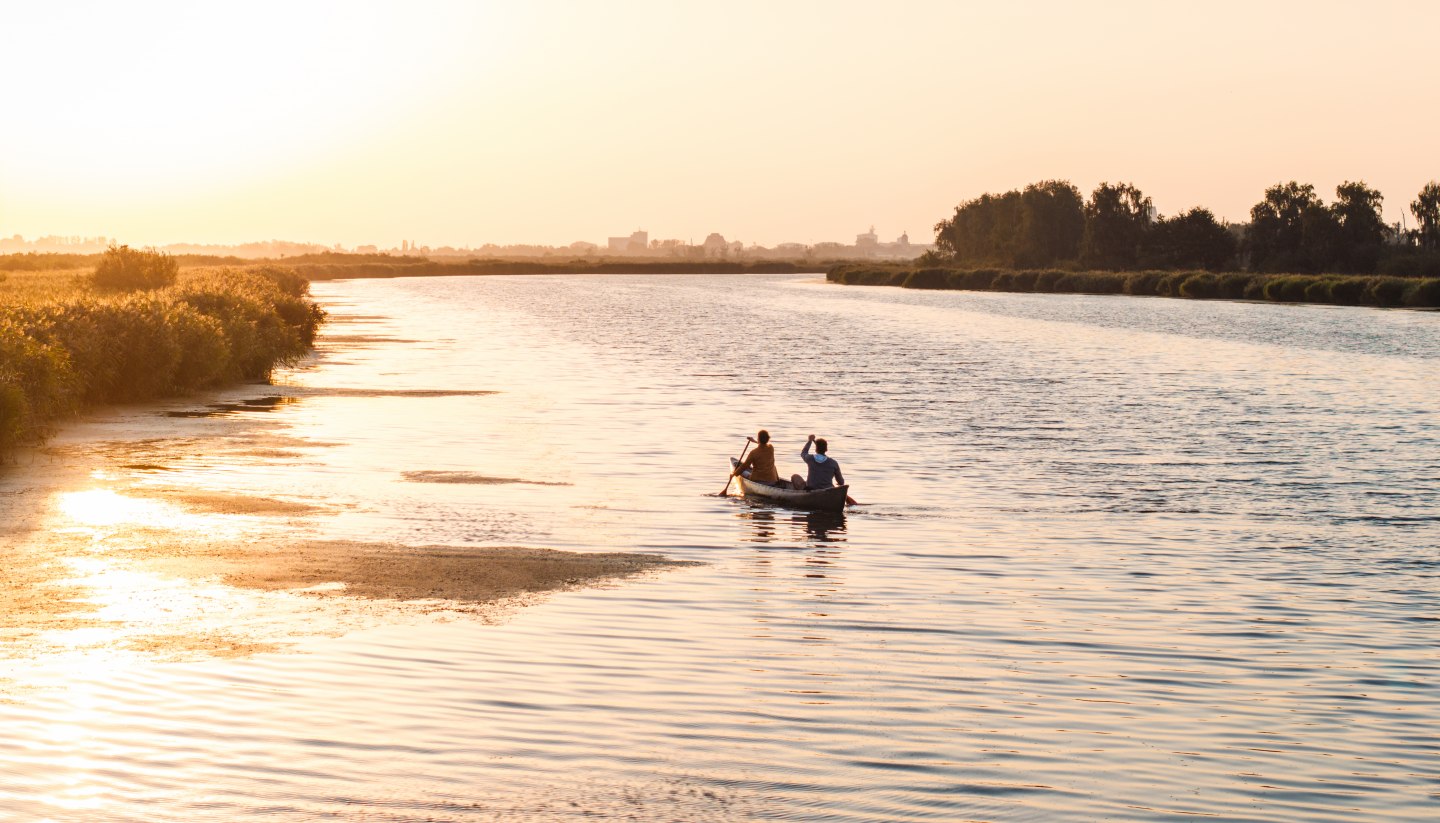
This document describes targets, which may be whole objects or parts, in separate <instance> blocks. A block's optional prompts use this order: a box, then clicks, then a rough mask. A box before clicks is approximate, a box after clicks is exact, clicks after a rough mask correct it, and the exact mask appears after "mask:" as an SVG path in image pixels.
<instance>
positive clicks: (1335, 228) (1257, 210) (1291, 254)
mask: <svg viewBox="0 0 1440 823" xmlns="http://www.w3.org/2000/svg"><path fill="white" fill-rule="evenodd" d="M1339 234H1340V232H1339V224H1338V223H1337V222H1336V220H1335V216H1334V215H1333V214H1332V213H1331V212H1330V210H1329V209H1327V208H1325V204H1324V203H1322V202H1320V198H1319V197H1317V196H1316V195H1315V187H1314V186H1312V185H1310V184H1309V183H1306V184H1305V185H1303V186H1302V185H1300V184H1299V183H1297V182H1295V181H1293V180H1292V181H1290V182H1289V183H1280V184H1276V185H1274V186H1271V187H1270V188H1268V189H1266V190H1265V199H1264V200H1261V201H1260V202H1259V203H1256V204H1255V206H1254V207H1253V208H1251V209H1250V229H1249V231H1248V232H1247V233H1246V238H1245V240H1246V248H1247V250H1248V251H1249V253H1250V268H1251V269H1252V270H1254V271H1273V272H1318V271H1322V270H1324V269H1325V268H1327V267H1329V266H1331V265H1332V264H1333V261H1334V257H1335V250H1336V247H1337V245H1338V240H1339Z"/></svg>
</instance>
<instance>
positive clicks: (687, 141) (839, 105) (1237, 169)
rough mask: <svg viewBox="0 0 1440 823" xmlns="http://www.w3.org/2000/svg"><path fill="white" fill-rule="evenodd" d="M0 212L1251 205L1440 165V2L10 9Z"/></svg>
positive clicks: (181, 214) (534, 230)
mask: <svg viewBox="0 0 1440 823" xmlns="http://www.w3.org/2000/svg"><path fill="white" fill-rule="evenodd" d="M6 15H7V18H8V19H7V29H8V30H9V32H10V33H11V38H10V43H9V45H7V49H6V50H5V51H4V53H0V68H3V69H4V70H5V71H6V73H7V76H10V77H15V78H23V81H22V82H21V83H18V84H16V85H15V86H14V87H12V88H11V89H10V90H9V95H8V99H7V100H6V102H5V104H4V105H5V109H6V111H7V112H8V114H9V115H10V116H9V117H8V118H7V123H6V126H5V128H4V129H0V236H5V237H8V236H11V235H15V234H20V235H23V236H26V237H30V238H33V237H36V236H41V235H80V236H95V235H104V236H107V237H117V238H119V239H121V240H122V241H123V242H128V243H132V244H136V245H150V244H154V245H164V244H170V243H181V242H183V243H194V244H221V245H235V244H240V243H247V242H253V241H256V240H259V239H264V238H287V239H293V240H296V241H302V242H316V243H322V244H326V245H331V244H336V243H339V244H342V245H344V246H346V247H354V246H358V245H365V244H376V245H381V246H388V245H391V244H398V243H399V242H400V239H401V238H405V239H411V240H414V241H417V242H418V243H420V244H422V245H428V246H434V247H439V246H457V247H459V246H470V247H476V246H480V245H483V244H485V243H497V244H535V245H549V246H560V245H565V244H568V243H571V242H574V241H576V240H586V241H590V242H596V243H601V244H603V243H604V239H605V238H606V237H608V236H612V235H621V234H628V233H629V232H631V231H633V230H635V229H636V228H644V229H646V230H648V231H649V234H650V237H652V238H656V239H663V238H678V239H681V240H694V241H695V242H699V241H701V240H703V239H704V237H705V236H706V235H707V234H708V233H710V232H719V233H721V234H723V235H724V236H725V237H726V238H727V239H729V240H740V241H743V242H744V243H746V244H747V245H748V244H751V243H758V244H761V245H765V246H773V245H775V244H776V243H779V242H802V243H808V244H813V243H816V242H822V241H840V242H852V241H853V237H854V235H855V234H856V233H859V232H863V231H865V230H866V229H868V228H869V227H870V226H871V225H875V226H876V227H877V228H878V229H879V233H880V235H881V237H882V238H883V239H886V240H889V239H893V238H894V237H895V236H897V235H899V234H900V233H901V232H902V231H906V232H908V233H909V235H910V238H911V240H912V241H914V242H917V243H927V242H930V241H931V240H932V239H933V231H932V227H933V225H934V224H935V223H936V222H937V221H939V220H941V219H943V218H946V217H948V216H949V214H950V213H951V210H952V209H953V208H954V206H955V205H956V204H957V203H959V202H961V201H962V200H965V199H968V198H971V197H975V196H977V195H979V194H982V193H984V192H987V191H1004V190H1008V189H1012V188H1019V187H1022V186H1024V185H1025V184H1026V183H1029V182H1034V181H1037V180H1041V179H1050V178H1062V179H1068V180H1070V181H1072V182H1073V183H1074V184H1075V185H1076V186H1078V187H1079V188H1080V189H1081V190H1082V191H1084V192H1087V193H1088V191H1089V190H1090V189H1092V188H1093V187H1094V186H1095V185H1096V184H1097V183H1099V182H1102V181H1113V182H1118V181H1126V182H1133V183H1134V184H1136V185H1137V186H1139V187H1140V188H1141V189H1143V190H1144V191H1145V193H1146V194H1148V195H1150V196H1151V197H1152V198H1153V199H1154V202H1155V205H1156V207H1157V208H1158V209H1159V210H1160V211H1161V212H1162V213H1165V214H1174V213H1176V212H1179V211H1181V210H1184V209H1188V208H1190V207H1192V206H1196V205H1201V206H1205V207H1208V208H1210V209H1212V210H1213V211H1214V212H1215V213H1216V214H1217V216H1219V217H1221V218H1224V219H1228V220H1230V221H1232V222H1242V221H1244V220H1245V219H1246V218H1247V216H1248V210H1249V207H1250V206H1251V205H1253V204H1254V203H1255V202H1257V201H1258V200H1259V199H1260V198H1261V196H1262V194H1263V191H1264V189H1265V188H1266V187H1267V186H1269V185H1272V184H1274V183H1276V182H1279V181H1283V180H1291V179H1295V180H1299V181H1300V182H1308V183H1313V184H1314V185H1315V186H1316V189H1317V191H1318V192H1319V193H1320V194H1321V196H1322V197H1323V198H1325V199H1326V200H1327V201H1329V200H1330V199H1331V197H1332V196H1333V193H1334V187H1335V186H1336V185H1337V184H1338V183H1340V182H1342V181H1344V180H1364V181H1366V182H1367V183H1369V184H1370V185H1371V186H1373V187H1375V188H1377V189H1379V190H1380V191H1381V192H1382V193H1383V194H1384V195H1385V197H1386V202H1385V218H1386V220H1387V221H1391V222H1394V221H1397V220H1400V219H1401V217H1402V215H1404V216H1405V218H1406V219H1407V220H1409V216H1408V214H1405V211H1406V208H1407V206H1408V204H1409V202H1410V200H1412V199H1413V198H1414V196H1415V193H1416V192H1417V191H1418V190H1419V189H1420V187H1421V186H1422V185H1424V183H1425V182H1427V181H1429V180H1431V179H1435V178H1436V177H1437V176H1440V167H1436V166H1435V165H1433V164H1434V163H1435V160H1434V158H1433V150H1431V149H1430V146H1429V144H1428V142H1427V139H1426V138H1427V137H1428V136H1429V135H1433V134H1434V133H1435V132H1436V127H1437V126H1440V113H1437V111H1436V110H1435V107H1434V106H1431V105H1428V102H1427V100H1426V99H1425V98H1424V95H1423V88H1424V85H1423V84H1424V83H1425V82H1426V80H1425V79H1426V77H1428V72H1430V71H1431V68H1430V66H1429V65H1428V55H1429V54H1430V53H1431V49H1430V44H1429V42H1428V40H1429V39H1430V35H1431V33H1433V32H1434V31H1435V30H1436V29H1437V28H1440V8H1437V7H1435V6H1434V5H1432V4H1423V3H1412V2H1390V3H1381V4H1374V5H1373V6H1370V7H1366V8H1364V9H1360V8H1358V7H1352V6H1351V5H1350V4H1342V3H1332V2H1325V3H1273V4H1269V5H1267V6H1265V7H1264V8H1254V7H1251V6H1249V5H1247V4H1241V3H1228V2H1226V3H1214V4H1210V5H1208V6H1207V7H1206V8H1205V10H1204V11H1203V12H1200V11H1191V10H1176V9H1172V8H1170V7H1162V6H1154V5H1150V4H1142V3H1131V2H1124V3H1110V4H1107V5H1106V7H1105V8H1104V9H1103V10H1098V11H1097V10H1094V9H1081V8H1072V7H1071V6H1070V5H1068V4H1063V3H1030V4H1025V5H1023V6H1015V7H1006V8H996V7H991V6H987V5H981V4H973V3H963V4H956V3H929V2H915V3H905V4H901V5H900V6H898V7H896V10H895V11H894V12H893V13H890V14H883V13H882V12H881V10H880V9H879V7H877V6H875V5H873V4H861V3H842V4H835V3H828V4H809V3H804V4H801V3H793V4H785V5H783V6H781V7H778V8H777V7H773V6H771V5H768V4H760V3H739V4H724V5H717V6H708V7H699V6H685V7H677V6H674V5H670V4H664V3H626V4H623V5H621V6H618V7H617V6H615V5H605V6H598V5H597V6H591V5H587V4H570V3H558V2H548V3H531V4H525V6H524V7H523V8H517V7H513V6H505V5H500V4H490V3H459V2H454V3H451V2H431V3H420V4H414V5H408V4H407V5H400V4H370V5H365V6H359V5H355V4H336V3H312V4H301V5H297V6H290V5H280V4H266V3H262V4H252V5H247V6H246V7H244V11H243V12H237V11H235V10H234V9H233V8H212V7H191V6H188V5H185V4H179V3H147V4H140V5H138V6H136V5H133V4H130V5H126V6H125V7H123V8H121V7H111V6H108V5H106V4H100V3H74V4H69V5H66V6H64V7H63V8H56V7H38V6H18V7H14V8H7V9H6Z"/></svg>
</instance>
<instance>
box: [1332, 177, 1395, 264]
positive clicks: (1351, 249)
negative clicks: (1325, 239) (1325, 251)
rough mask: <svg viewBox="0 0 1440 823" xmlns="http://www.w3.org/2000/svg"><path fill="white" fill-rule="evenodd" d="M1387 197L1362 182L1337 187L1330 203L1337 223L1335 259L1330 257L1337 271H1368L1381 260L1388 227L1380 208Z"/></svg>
mask: <svg viewBox="0 0 1440 823" xmlns="http://www.w3.org/2000/svg"><path fill="white" fill-rule="evenodd" d="M1384 201H1385V198H1384V197H1382V196H1381V195H1380V192H1378V191H1376V190H1375V189H1372V188H1370V187H1369V186H1367V185H1365V184H1364V183H1363V182H1361V183H1351V182H1348V181H1347V182H1345V183H1341V184H1340V185H1338V186H1336V187H1335V202H1334V203H1332V204H1331V205H1330V212H1331V215H1332V216H1333V217H1334V222H1335V224H1336V239H1337V242H1336V244H1335V249H1334V256H1333V259H1332V260H1330V261H1328V262H1330V263H1331V264H1332V265H1331V266H1328V267H1327V268H1333V269H1335V270H1337V271H1342V272H1346V273H1369V272H1373V271H1375V266H1376V264H1377V263H1379V262H1380V253H1381V251H1382V250H1383V249H1384V246H1385V235H1386V233H1387V229H1386V226H1385V220H1384V219H1383V218H1382V217H1381V216H1380V210H1381V208H1382V206H1383V205H1384Z"/></svg>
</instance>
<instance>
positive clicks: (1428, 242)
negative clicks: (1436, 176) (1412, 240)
mask: <svg viewBox="0 0 1440 823" xmlns="http://www.w3.org/2000/svg"><path fill="white" fill-rule="evenodd" d="M1410 213H1411V214H1413V215H1415V223H1416V226H1415V234H1416V236H1417V237H1419V238H1420V247H1421V248H1424V249H1428V250H1430V251H1440V182H1436V181H1434V180H1432V181H1430V182H1429V183H1427V184H1425V188H1423V189H1421V190H1420V194H1419V195H1417V196H1416V198H1415V202H1413V203H1411V204H1410Z"/></svg>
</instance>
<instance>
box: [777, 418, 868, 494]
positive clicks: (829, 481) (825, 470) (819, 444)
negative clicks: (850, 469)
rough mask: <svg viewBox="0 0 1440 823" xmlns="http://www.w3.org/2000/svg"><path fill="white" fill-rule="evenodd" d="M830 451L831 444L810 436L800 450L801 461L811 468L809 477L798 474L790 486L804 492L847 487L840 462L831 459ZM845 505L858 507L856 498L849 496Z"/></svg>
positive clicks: (792, 477)
mask: <svg viewBox="0 0 1440 823" xmlns="http://www.w3.org/2000/svg"><path fill="white" fill-rule="evenodd" d="M811 446H814V447H815V454H811V453H810V447H811ZM829 451H830V444H829V443H827V442H826V441H825V438H823V437H821V438H816V437H815V435H813V434H812V435H810V439H809V440H806V441H805V446H804V448H802V449H800V459H801V460H804V461H805V465H806V466H808V467H809V474H808V476H807V477H801V476H800V475H798V474H796V475H792V476H791V477H790V485H792V486H794V487H795V488H796V489H799V490H802V491H816V490H819V489H828V488H830V487H832V486H843V485H845V475H843V474H841V473H840V461H839V460H836V459H835V458H833V457H831V456H830V455H829V454H828V452H829ZM845 503H846V504H848V505H851V506H854V505H856V503H855V500H854V498H852V497H849V496H846V498H845Z"/></svg>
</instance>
